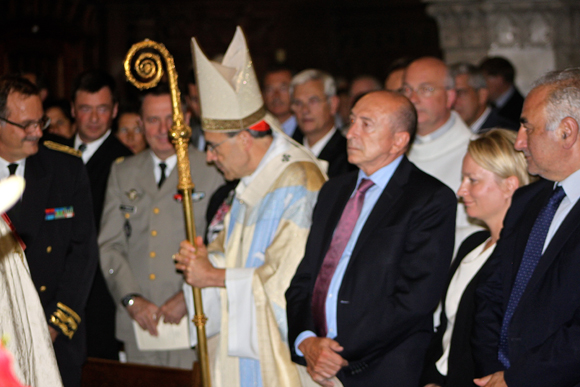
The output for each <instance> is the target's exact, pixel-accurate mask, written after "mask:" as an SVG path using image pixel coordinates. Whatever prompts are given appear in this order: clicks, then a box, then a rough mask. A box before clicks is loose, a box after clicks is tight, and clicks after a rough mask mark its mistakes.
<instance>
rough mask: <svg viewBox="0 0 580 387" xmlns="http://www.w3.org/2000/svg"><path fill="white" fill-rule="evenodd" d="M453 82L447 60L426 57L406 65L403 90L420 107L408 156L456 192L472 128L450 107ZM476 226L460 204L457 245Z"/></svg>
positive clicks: (454, 95) (453, 88) (458, 209)
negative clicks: (470, 221)
mask: <svg viewBox="0 0 580 387" xmlns="http://www.w3.org/2000/svg"><path fill="white" fill-rule="evenodd" d="M454 83H455V82H454V79H453V77H452V76H451V75H450V74H449V70H448V68H447V66H446V65H445V63H443V62H442V61H441V60H440V59H437V58H432V57H424V58H419V59H417V60H415V61H413V62H411V64H410V65H409V67H407V70H406V72H405V76H404V79H403V88H402V93H403V94H404V95H405V96H406V97H407V98H409V100H411V102H412V103H413V105H415V109H417V135H416V136H415V140H414V142H413V143H412V146H411V149H410V150H409V152H408V157H409V160H411V161H412V162H413V163H414V164H415V165H417V166H418V167H419V168H420V169H422V170H423V171H425V172H427V173H428V174H430V175H433V176H435V177H436V178H438V179H439V180H441V181H442V182H443V183H445V184H447V185H448V186H449V187H450V188H451V189H452V190H453V192H457V190H458V189H459V184H460V183H461V179H460V178H459V177H460V176H461V163H462V160H463V156H465V153H466V152H467V144H468V143H469V139H470V137H471V132H470V130H469V128H468V127H467V125H465V123H464V122H463V120H462V119H461V117H460V116H459V114H457V113H456V112H454V111H453V110H451V107H452V106H453V103H454V102H455V99H456V97H457V95H456V91H455V84H454ZM476 230H477V227H475V226H473V225H471V224H470V223H469V222H468V219H467V215H466V213H465V210H464V208H463V205H461V204H459V205H458V207H457V222H456V233H455V246H456V247H457V246H459V244H461V242H462V241H463V239H465V237H467V236H468V235H470V234H472V233H473V232H474V231H476Z"/></svg>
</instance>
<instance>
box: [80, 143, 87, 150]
mask: <svg viewBox="0 0 580 387" xmlns="http://www.w3.org/2000/svg"><path fill="white" fill-rule="evenodd" d="M86 149H87V144H85V143H84V142H81V144H80V145H79V150H80V151H81V152H84V151H85V150H86Z"/></svg>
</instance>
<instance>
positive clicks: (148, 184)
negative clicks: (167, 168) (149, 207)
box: [136, 150, 167, 198]
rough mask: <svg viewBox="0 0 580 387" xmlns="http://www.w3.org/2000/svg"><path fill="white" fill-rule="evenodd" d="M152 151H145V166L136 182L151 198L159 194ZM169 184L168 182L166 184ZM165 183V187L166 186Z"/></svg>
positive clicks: (140, 170)
mask: <svg viewBox="0 0 580 387" xmlns="http://www.w3.org/2000/svg"><path fill="white" fill-rule="evenodd" d="M151 152H152V151H151V150H146V151H144V153H145V154H144V155H143V156H144V157H143V166H142V167H141V168H140V169H139V178H138V179H137V180H136V181H137V183H138V184H139V186H140V188H141V189H143V191H145V192H146V193H147V195H148V196H149V197H151V198H154V197H156V196H157V195H158V194H159V189H158V188H157V182H156V181H155V174H154V168H155V167H156V166H154V165H153V157H151ZM165 183H167V181H166V182H165ZM165 183H164V185H165Z"/></svg>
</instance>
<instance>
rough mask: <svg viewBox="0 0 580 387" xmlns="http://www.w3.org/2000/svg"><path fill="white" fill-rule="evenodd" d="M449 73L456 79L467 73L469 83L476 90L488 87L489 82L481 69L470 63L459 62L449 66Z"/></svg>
mask: <svg viewBox="0 0 580 387" xmlns="http://www.w3.org/2000/svg"><path fill="white" fill-rule="evenodd" d="M449 73H450V74H451V76H452V77H453V79H455V77H457V76H459V75H467V84H468V85H469V86H471V87H472V88H474V89H475V90H479V89H487V83H486V82H485V77H484V76H483V73H482V72H481V70H480V69H479V68H478V67H477V66H474V65H472V64H470V63H467V62H458V63H455V64H454V65H451V66H449Z"/></svg>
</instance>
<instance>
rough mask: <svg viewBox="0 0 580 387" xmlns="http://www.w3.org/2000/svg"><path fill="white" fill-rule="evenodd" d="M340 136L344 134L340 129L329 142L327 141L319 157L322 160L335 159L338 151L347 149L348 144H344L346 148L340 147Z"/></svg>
mask: <svg viewBox="0 0 580 387" xmlns="http://www.w3.org/2000/svg"><path fill="white" fill-rule="evenodd" d="M340 137H342V134H340V132H339V131H338V130H337V131H336V132H334V134H333V135H332V137H331V138H330V140H329V141H328V143H326V145H325V146H324V148H323V149H322V151H321V152H320V154H319V155H318V158H319V159H322V160H334V159H335V158H336V155H337V153H339V152H344V151H345V150H346V145H345V146H344V149H341V148H340V147H339V144H338V143H339V142H340Z"/></svg>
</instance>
